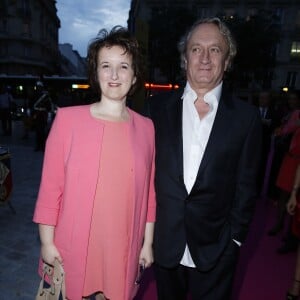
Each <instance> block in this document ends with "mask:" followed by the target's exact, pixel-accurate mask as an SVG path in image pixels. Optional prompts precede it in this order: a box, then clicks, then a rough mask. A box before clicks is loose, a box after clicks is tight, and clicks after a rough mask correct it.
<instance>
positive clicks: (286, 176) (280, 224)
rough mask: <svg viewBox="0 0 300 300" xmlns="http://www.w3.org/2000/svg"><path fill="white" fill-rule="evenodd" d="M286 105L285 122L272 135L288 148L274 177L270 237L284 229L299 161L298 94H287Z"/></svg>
mask: <svg viewBox="0 0 300 300" xmlns="http://www.w3.org/2000/svg"><path fill="white" fill-rule="evenodd" d="M288 103H289V107H290V108H291V111H290V113H289V114H288V115H287V116H286V121H285V122H284V123H283V124H282V126H280V127H279V128H277V129H276V131H275V133H274V134H275V136H276V138H277V139H279V138H282V139H283V141H284V142H282V143H285V140H288V142H287V145H288V146H287V150H285V153H284V154H283V159H282V161H281V163H280V168H279V170H278V174H277V177H276V187H277V189H278V197H277V199H276V202H277V203H276V204H277V205H276V210H277V215H276V220H275V224H274V225H273V226H272V228H271V229H270V230H269V231H268V235H270V236H274V235H277V234H278V233H279V232H280V231H281V230H282V229H283V228H284V221H285V216H286V203H287V201H288V199H289V196H290V193H291V190H292V185H293V181H294V176H295V172H296V168H297V165H298V162H299V161H300V137H299V135H300V129H299V125H300V92H299V91H291V92H289V94H288Z"/></svg>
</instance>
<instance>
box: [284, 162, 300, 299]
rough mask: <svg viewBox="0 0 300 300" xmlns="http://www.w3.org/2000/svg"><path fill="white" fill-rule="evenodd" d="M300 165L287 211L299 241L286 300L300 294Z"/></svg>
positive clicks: (293, 231)
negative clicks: (293, 273) (292, 277)
mask: <svg viewBox="0 0 300 300" xmlns="http://www.w3.org/2000/svg"><path fill="white" fill-rule="evenodd" d="M299 188H300V164H298V166H297V170H296V174H295V179H294V182H293V188H292V192H291V194H290V198H289V201H288V202H287V206H286V208H287V211H288V213H289V214H290V215H291V216H292V217H293V223H292V224H293V226H292V233H293V234H294V236H296V237H297V239H298V244H297V256H296V266H295V275H294V280H293V282H292V284H291V287H290V289H289V290H288V292H287V295H286V300H297V299H298V298H299V294H300V243H299V241H300V202H299Z"/></svg>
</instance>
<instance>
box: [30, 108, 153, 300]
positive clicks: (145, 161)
mask: <svg viewBox="0 0 300 300" xmlns="http://www.w3.org/2000/svg"><path fill="white" fill-rule="evenodd" d="M128 111H129V114H130V135H131V140H132V147H133V157H134V170H133V172H134V177H135V185H134V203H135V204H134V205H135V206H134V214H133V215H134V220H133V222H132V224H133V227H132V229H131V231H132V234H131V241H130V245H131V247H130V249H129V253H128V268H127V269H128V272H127V283H128V284H127V287H128V288H127V291H126V299H132V298H133V297H134V295H135V293H136V287H135V285H134V280H135V277H136V274H137V269H138V266H137V264H138V258H139V253H140V249H141V246H142V241H143V236H144V230H145V223H146V222H154V221H155V206H156V203H155V191H154V157H155V150H154V149H155V143H154V128H153V124H152V122H151V120H149V119H148V118H145V117H143V116H141V115H139V114H137V113H135V112H134V111H132V110H130V109H128ZM104 126H105V125H104V124H102V123H101V122H97V120H96V119H95V118H93V117H92V116H91V114H90V105H85V106H76V107H68V108H61V109H59V110H58V112H57V115H56V117H55V120H54V122H53V125H52V128H51V131H50V133H49V136H48V139H47V144H46V151H45V157H44V164H43V171H42V178H41V184H40V189H39V194H38V199H37V203H36V208H35V212H34V218H33V220H34V222H36V223H41V224H48V225H53V226H55V237H54V243H55V245H56V246H57V248H58V250H59V251H60V254H61V256H62V258H63V260H64V268H65V272H66V293H67V297H68V299H71V300H81V297H82V291H83V285H84V274H85V267H86V257H87V245H88V240H89V229H90V223H91V219H92V210H93V201H94V197H95V191H96V184H97V178H98V171H99V165H98V162H99V161H100V152H101V143H102V136H103V129H104ZM120 151H122V149H120ZM112 188H113V187H112ZM107 238H109V237H107ZM116 251H117V249H116ZM116 284H117V283H116ZM113 300H114V299H113ZM116 300H120V299H116ZM122 300H123V299H122Z"/></svg>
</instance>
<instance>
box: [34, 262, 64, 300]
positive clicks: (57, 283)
mask: <svg viewBox="0 0 300 300" xmlns="http://www.w3.org/2000/svg"><path fill="white" fill-rule="evenodd" d="M46 276H48V277H49V279H50V287H49V288H48V289H49V291H50V293H51V295H52V296H55V299H57V300H58V299H59V295H60V293H61V295H62V299H63V300H67V298H66V286H65V272H64V269H63V267H62V265H61V264H60V263H59V261H58V260H57V259H56V260H55V262H54V265H53V266H51V265H48V264H46V263H43V275H42V279H41V281H40V285H39V289H38V293H39V295H40V296H42V295H43V293H44V282H45V277H46ZM51 299H52V298H51Z"/></svg>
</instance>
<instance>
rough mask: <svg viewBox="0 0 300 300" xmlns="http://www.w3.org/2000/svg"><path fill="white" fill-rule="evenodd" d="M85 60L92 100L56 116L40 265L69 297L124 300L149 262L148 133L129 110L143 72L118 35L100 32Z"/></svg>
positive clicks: (130, 41)
mask: <svg viewBox="0 0 300 300" xmlns="http://www.w3.org/2000/svg"><path fill="white" fill-rule="evenodd" d="M87 61H88V72H89V81H90V84H91V86H92V87H93V88H94V89H95V91H96V92H97V94H98V97H99V100H98V101H97V102H95V103H92V104H89V105H81V106H73V107H65V108H58V111H57V114H56V117H55V119H54V122H53V125H52V128H51V131H50V133H49V136H48V139H47V143H46V150H45V157H44V165H43V172H42V179H41V185H40V190H39V194H38V199H37V203H36V208H35V213H34V218H33V220H34V222H36V223H38V224H39V232H40V240H41V258H42V259H43V261H45V262H46V263H48V264H53V262H54V260H55V259H58V260H59V262H60V263H62V264H63V266H64V269H65V273H66V296H67V298H68V299H70V300H81V299H89V298H90V297H94V296H95V297H96V299H98V300H99V299H112V300H113V299H115V300H121V299H122V300H130V299H133V297H134V295H135V293H136V291H137V289H138V286H139V285H138V283H139V281H140V280H139V271H140V270H141V268H148V267H150V266H151V264H152V262H153V253H152V240H153V231H154V222H155V211H156V209H155V208H156V201H155V191H154V159H155V140H154V126H153V123H152V122H151V120H150V119H148V118H146V117H144V116H141V115H140V114H138V113H136V112H134V111H132V110H131V109H129V108H128V107H126V99H127V97H128V95H131V94H132V93H133V92H134V91H135V89H136V87H137V86H138V84H139V83H140V82H141V74H142V72H141V70H142V69H141V57H140V50H139V46H138V43H137V41H136V39H135V38H134V37H133V36H131V35H130V33H129V32H128V31H127V30H126V29H125V28H123V27H120V26H116V27H114V28H113V29H112V30H111V31H110V32H108V31H107V30H105V29H103V30H101V31H100V32H99V34H98V36H97V37H96V38H95V39H93V40H92V41H91V43H90V44H89V47H88V56H87Z"/></svg>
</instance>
